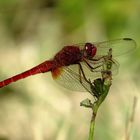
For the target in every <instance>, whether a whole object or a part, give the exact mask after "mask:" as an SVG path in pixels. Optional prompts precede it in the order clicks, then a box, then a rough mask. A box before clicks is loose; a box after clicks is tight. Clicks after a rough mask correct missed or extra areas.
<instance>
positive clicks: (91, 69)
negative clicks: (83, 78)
mask: <svg viewBox="0 0 140 140" xmlns="http://www.w3.org/2000/svg"><path fill="white" fill-rule="evenodd" d="M84 62H85V63H86V64H87V66H88V67H89V68H90V71H92V72H93V71H94V70H95V69H97V68H99V67H101V66H103V65H102V64H101V65H98V66H96V67H92V66H91V65H90V64H89V62H88V61H87V60H86V59H84Z"/></svg>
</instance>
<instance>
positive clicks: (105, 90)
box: [88, 85, 110, 140]
mask: <svg viewBox="0 0 140 140" xmlns="http://www.w3.org/2000/svg"><path fill="white" fill-rule="evenodd" d="M109 88H110V85H103V91H102V92H103V93H102V94H101V96H100V97H99V98H98V100H97V101H96V102H95V103H94V104H93V105H92V117H91V121H90V130H89V138H88V140H94V127H95V119H96V115H97V111H98V109H99V107H100V105H101V103H102V102H103V101H104V99H105V98H106V96H107V94H108V91H109Z"/></svg>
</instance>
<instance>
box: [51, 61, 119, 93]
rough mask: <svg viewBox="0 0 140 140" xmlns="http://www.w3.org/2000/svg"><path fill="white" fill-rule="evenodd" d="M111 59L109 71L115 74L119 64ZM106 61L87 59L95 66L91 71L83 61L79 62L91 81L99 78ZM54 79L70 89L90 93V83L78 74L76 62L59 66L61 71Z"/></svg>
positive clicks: (104, 69)
mask: <svg viewBox="0 0 140 140" xmlns="http://www.w3.org/2000/svg"><path fill="white" fill-rule="evenodd" d="M109 61H111V60H108V61H107V62H109ZM112 61H113V62H112ZM112 61H111V63H112V67H111V69H110V71H112V73H115V74H116V72H118V68H119V64H118V63H117V61H115V60H112ZM107 62H105V61H102V60H100V61H88V63H89V64H90V65H91V66H92V67H94V68H95V69H93V70H92V71H91V70H90V69H89V67H88V66H87V64H86V63H85V62H81V63H80V64H81V66H82V69H83V71H84V74H85V76H86V78H87V79H88V80H89V79H90V80H91V81H93V80H95V79H97V78H101V76H102V72H103V71H106V70H107V68H106V67H105V66H106V63H107ZM52 75H53V72H52ZM53 77H54V76H53ZM80 78H81V81H82V83H81V82H80ZM54 80H55V81H56V82H57V83H58V84H60V85H61V86H63V87H65V88H68V89H70V90H73V91H88V92H90V93H92V91H91V87H90V86H91V85H90V84H89V83H88V82H86V80H85V79H84V77H83V76H82V75H80V74H79V65H78V64H75V65H70V66H64V67H61V72H60V73H59V75H58V76H57V78H54Z"/></svg>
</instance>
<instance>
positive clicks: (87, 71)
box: [0, 38, 136, 91]
mask: <svg viewBox="0 0 140 140" xmlns="http://www.w3.org/2000/svg"><path fill="white" fill-rule="evenodd" d="M135 48H136V42H135V41H134V40H133V39H131V38H121V39H115V40H109V41H103V42H93V43H90V42H87V43H80V44H73V45H67V46H64V47H63V48H62V49H61V50H60V51H59V52H58V53H56V55H55V56H54V57H53V58H52V59H49V60H46V61H45V62H43V63H41V64H39V65H37V66H35V67H33V68H31V69H29V70H27V71H25V72H22V73H20V74H17V75H15V76H12V77H10V78H8V79H6V80H3V81H1V82H0V88H2V87H5V86H7V85H9V84H11V83H13V82H16V81H18V80H21V79H24V78H26V77H29V76H31V75H35V74H40V73H46V72H51V73H52V77H53V79H54V80H55V81H56V82H57V83H59V84H60V85H62V86H63V87H65V88H68V89H70V90H74V91H85V90H86V91H87V90H88V91H89V90H90V87H89V85H90V84H89V78H90V79H95V78H96V77H97V75H100V73H101V72H102V71H105V68H104V66H105V65H106V62H107V61H111V62H112V64H113V65H112V68H111V71H115V70H117V69H118V67H119V63H118V62H117V61H115V59H113V58H114V57H117V56H119V55H122V54H126V53H128V52H131V51H132V50H134V49H135ZM109 50H111V57H109V55H108V53H109ZM112 56H113V58H112Z"/></svg>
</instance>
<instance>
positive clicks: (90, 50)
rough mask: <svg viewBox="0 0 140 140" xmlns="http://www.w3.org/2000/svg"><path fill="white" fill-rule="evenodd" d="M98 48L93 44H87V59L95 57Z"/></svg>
mask: <svg viewBox="0 0 140 140" xmlns="http://www.w3.org/2000/svg"><path fill="white" fill-rule="evenodd" d="M96 50H97V49H96V47H95V46H94V45H93V44H91V43H86V44H85V51H86V56H87V57H93V56H95V54H96Z"/></svg>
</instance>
